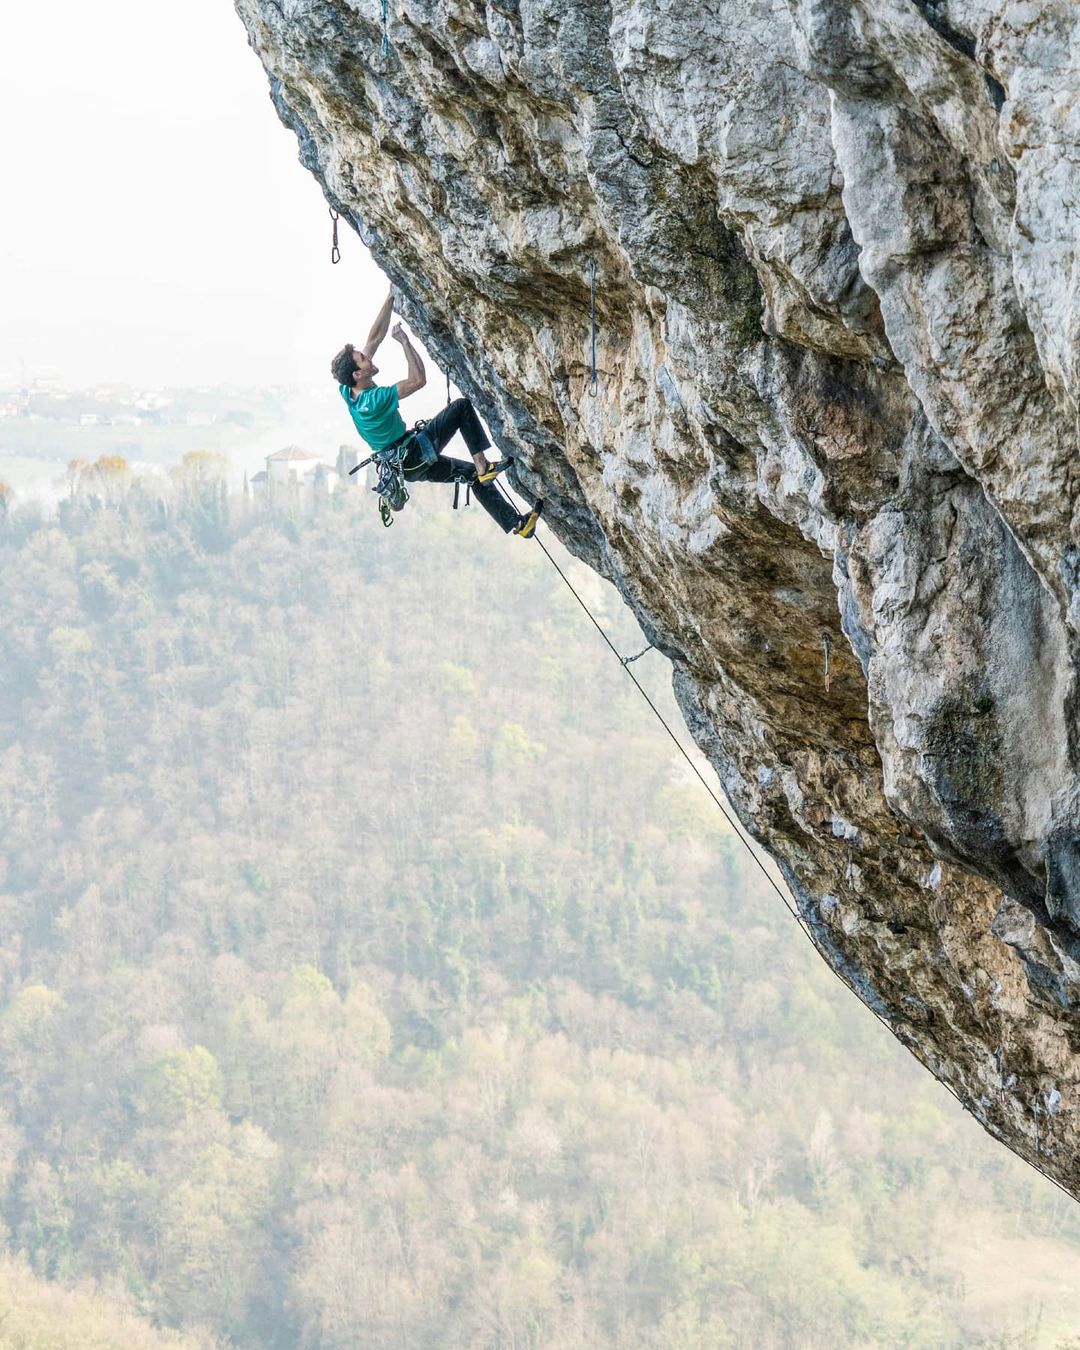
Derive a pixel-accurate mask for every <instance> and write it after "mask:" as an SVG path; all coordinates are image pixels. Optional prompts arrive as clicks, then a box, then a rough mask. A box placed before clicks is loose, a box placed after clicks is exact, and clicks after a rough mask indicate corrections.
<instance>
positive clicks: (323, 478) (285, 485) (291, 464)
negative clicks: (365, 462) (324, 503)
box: [251, 445, 341, 506]
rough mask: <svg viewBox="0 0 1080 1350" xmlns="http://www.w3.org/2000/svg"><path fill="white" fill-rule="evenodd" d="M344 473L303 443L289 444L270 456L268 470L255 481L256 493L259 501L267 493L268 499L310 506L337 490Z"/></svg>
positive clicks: (279, 502)
mask: <svg viewBox="0 0 1080 1350" xmlns="http://www.w3.org/2000/svg"><path fill="white" fill-rule="evenodd" d="M340 481H341V475H340V474H339V473H338V471H337V469H335V468H334V467H333V466H332V465H330V464H327V463H325V462H324V461H323V460H321V459H320V458H319V456H318V455H316V454H314V453H313V452H312V451H311V450H305V449H303V447H302V446H299V445H288V446H286V447H285V449H284V450H275V451H274V453H273V454H272V455H267V457H266V470H265V472H264V473H257V474H256V475H255V477H254V478H253V479H252V480H251V489H252V495H253V496H254V497H255V498H256V500H258V499H259V498H261V497H262V496H263V495H264V494H265V497H266V499H267V500H269V501H271V502H276V503H278V504H279V505H280V504H281V503H282V502H286V501H292V502H294V503H295V504H296V505H298V506H304V505H310V504H311V503H312V502H313V501H314V500H315V499H316V498H317V497H320V496H322V497H326V496H329V495H330V493H331V492H334V491H336V490H337V487H338V484H339V483H340Z"/></svg>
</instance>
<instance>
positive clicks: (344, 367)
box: [330, 342, 379, 389]
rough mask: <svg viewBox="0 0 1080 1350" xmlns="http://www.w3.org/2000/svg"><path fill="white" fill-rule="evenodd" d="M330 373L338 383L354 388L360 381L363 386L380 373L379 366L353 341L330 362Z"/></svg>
mask: <svg viewBox="0 0 1080 1350" xmlns="http://www.w3.org/2000/svg"><path fill="white" fill-rule="evenodd" d="M330 373H331V374H332V375H333V377H334V382H335V383H336V384H347V385H348V386H349V388H350V389H353V388H355V387H356V385H357V383H359V384H360V386H361V388H362V387H363V386H364V385H365V384H366V383H370V382H371V380H372V379H374V377H375V376H376V375H378V373H379V367H378V366H377V365H376V364H375V362H374V361H373V360H372V359H371V357H370V356H366V355H365V354H364V352H363V350H362V349H361V348H360V347H354V346H353V345H352V343H351V342H346V344H345V346H344V347H342V349H341V351H339V352H338V354H337V356H335V357H334V359H333V360H332V361H331V362H330Z"/></svg>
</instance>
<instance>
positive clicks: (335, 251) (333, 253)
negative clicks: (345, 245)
mask: <svg viewBox="0 0 1080 1350" xmlns="http://www.w3.org/2000/svg"><path fill="white" fill-rule="evenodd" d="M330 219H331V220H332V221H333V222H334V235H333V240H332V242H331V244H330V261H331V262H332V263H339V262H340V261H341V249H340V248H338V238H337V223H338V221H339V220H340V219H341V217H340V216H339V215H338V213H337V212H336V211H335V210H334V208H333V207H331V208H330Z"/></svg>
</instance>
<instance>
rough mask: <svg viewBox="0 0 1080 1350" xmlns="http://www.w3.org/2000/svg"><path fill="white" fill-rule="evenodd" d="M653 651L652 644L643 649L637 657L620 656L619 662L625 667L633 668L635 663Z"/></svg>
mask: <svg viewBox="0 0 1080 1350" xmlns="http://www.w3.org/2000/svg"><path fill="white" fill-rule="evenodd" d="M652 649H653V644H652V643H651V642H650V643H649V645H648V646H647V647H643V648H642V649H641V651H639V652H638V654H637V655H636V656H620V657H619V660H620V661H621V662H622V663H623V665H624V666H632V665H633V664H634V662H635V661H640V660H641V658H642V657H643V656H644V655H645V653H646V652H651V651H652Z"/></svg>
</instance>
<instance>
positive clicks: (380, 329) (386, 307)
mask: <svg viewBox="0 0 1080 1350" xmlns="http://www.w3.org/2000/svg"><path fill="white" fill-rule="evenodd" d="M393 312H394V292H393V291H391V292H390V294H389V295H388V296H387V297H386V299H385V300H384V301H383V307H382V309H380V310H379V317H378V318H377V319H376V320H375V322H374V323H373V324H372V325H371V332H370V333H369V334H368V340H367V341H366V342H365V343H364V355H365V356H366V357H367V359H368V360H369V361H370V360H371V358H372V357H373V356H374V355H375V353H376V352H377V351H378V350H379V344H380V343H381V342H382V340H383V338H384V337H385V336H386V331H387V329H388V328H389V327H390V315H391V314H392V313H393Z"/></svg>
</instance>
